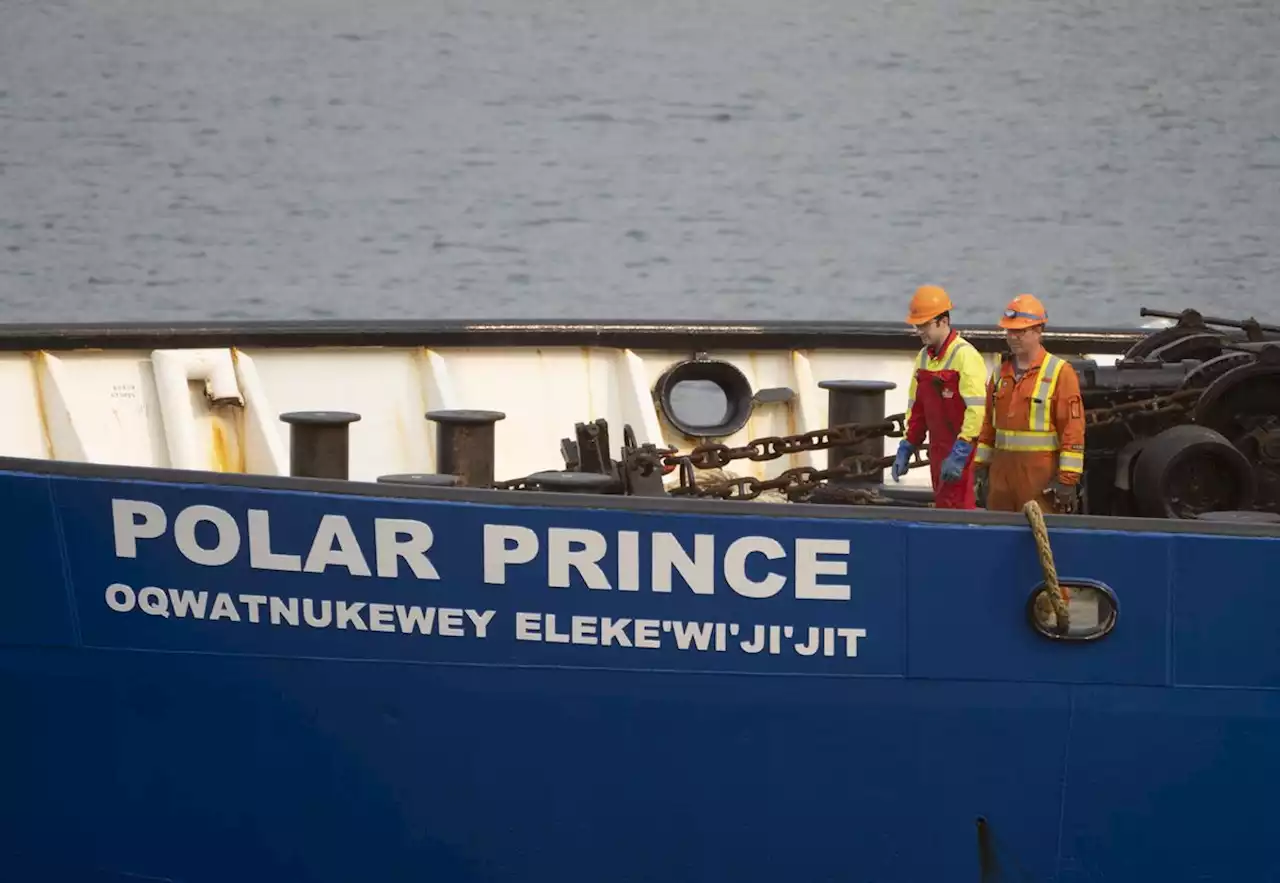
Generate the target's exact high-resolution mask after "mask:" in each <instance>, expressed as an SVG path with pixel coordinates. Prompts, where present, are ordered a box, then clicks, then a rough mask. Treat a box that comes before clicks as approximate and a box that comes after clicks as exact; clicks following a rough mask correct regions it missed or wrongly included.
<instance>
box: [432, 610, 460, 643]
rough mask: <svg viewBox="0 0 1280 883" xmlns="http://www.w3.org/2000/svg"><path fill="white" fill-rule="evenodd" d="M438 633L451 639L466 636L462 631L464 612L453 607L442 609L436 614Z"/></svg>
mask: <svg viewBox="0 0 1280 883" xmlns="http://www.w3.org/2000/svg"><path fill="white" fill-rule="evenodd" d="M436 633H437V634H441V635H448V636H449V637H451V638H461V637H462V636H464V635H465V634H466V632H464V631H463V630H462V611H461V610H457V609H455V608H452V607H441V608H440V609H439V611H438V612H437V613H436Z"/></svg>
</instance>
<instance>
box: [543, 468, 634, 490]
mask: <svg viewBox="0 0 1280 883" xmlns="http://www.w3.org/2000/svg"><path fill="white" fill-rule="evenodd" d="M525 480H526V481H528V482H530V483H533V484H536V485H537V486H538V487H537V489H538V490H542V491H550V492H552V493H559V494H607V493H610V492H611V491H613V490H614V489H615V488H617V487H618V480H617V479H616V478H614V477H613V476H612V475H606V474H605V473H603V472H575V471H573V470H569V469H566V470H564V471H563V472H562V471H559V470H556V469H550V470H548V471H546V472H535V473H533V474H532V475H529V476H526V477H525Z"/></svg>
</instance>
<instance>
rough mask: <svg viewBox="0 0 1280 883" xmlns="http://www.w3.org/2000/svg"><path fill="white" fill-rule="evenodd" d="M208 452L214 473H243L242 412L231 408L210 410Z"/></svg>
mask: <svg viewBox="0 0 1280 883" xmlns="http://www.w3.org/2000/svg"><path fill="white" fill-rule="evenodd" d="M209 418H210V419H209V428H210V451H211V454H212V461H213V462H212V466H213V470H214V471H215V472H235V473H240V474H243V473H244V472H245V451H244V443H243V440H244V411H243V410H242V409H240V408H236V407H233V406H228V407H218V408H211V409H210V412H209Z"/></svg>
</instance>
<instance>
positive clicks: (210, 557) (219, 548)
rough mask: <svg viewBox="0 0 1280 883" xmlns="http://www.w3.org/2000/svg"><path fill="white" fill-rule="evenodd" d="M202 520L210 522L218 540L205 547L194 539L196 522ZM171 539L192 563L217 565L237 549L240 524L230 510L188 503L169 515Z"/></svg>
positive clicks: (233, 555)
mask: <svg viewBox="0 0 1280 883" xmlns="http://www.w3.org/2000/svg"><path fill="white" fill-rule="evenodd" d="M202 521H207V522H209V523H210V524H212V525H213V527H214V529H215V531H216V533H217V536H218V541H217V543H216V544H215V545H214V547H213V548H212V549H206V548H205V547H204V546H202V545H200V541H199V540H197V539H196V525H197V524H199V523H200V522H202ZM173 541H174V542H175V543H177V544H178V551H179V552H181V553H182V554H183V555H184V556H185V557H186V559H187V560H188V561H190V562H191V563H192V564H203V565H204V566H206V567H221V566H222V565H224V564H227V563H228V562H230V561H231V560H232V559H233V558H235V557H236V555H237V554H238V553H239V551H240V528H239V527H237V526H236V520H235V519H234V518H232V517H231V513H230V512H227V511H225V510H223V509H219V508H218V507H217V506H188V507H187V508H185V509H183V510H182V511H181V512H179V513H178V517H177V518H175V519H173Z"/></svg>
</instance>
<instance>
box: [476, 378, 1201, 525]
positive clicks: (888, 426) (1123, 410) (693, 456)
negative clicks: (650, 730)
mask: <svg viewBox="0 0 1280 883" xmlns="http://www.w3.org/2000/svg"><path fill="white" fill-rule="evenodd" d="M1202 392H1203V390H1201V389H1187V390H1179V391H1178V392H1174V393H1171V394H1168V395H1164V396H1155V397H1153V398H1149V399H1141V400H1139V401H1134V402H1125V403H1124V404H1120V405H1116V406H1114V407H1111V408H1102V409H1097V410H1091V411H1086V412H1085V425H1086V426H1089V427H1097V426H1108V425H1111V424H1114V423H1123V422H1127V421H1129V420H1132V419H1135V418H1139V417H1152V416H1164V415H1171V414H1176V413H1179V412H1181V411H1185V410H1186V409H1187V408H1188V403H1190V402H1191V401H1192V400H1194V399H1196V398H1198V397H1199V396H1200V395H1201V393H1202ZM906 422H907V415H906V414H892V415H890V416H888V417H886V418H885V419H884V420H882V421H880V422H877V423H865V424H859V423H846V424H840V425H837V426H830V427H826V428H823V429H815V430H813V431H811V432H801V433H797V434H795V435H786V436H776V435H771V436H765V437H763V438H757V439H752V440H751V441H749V442H747V443H746V444H744V445H740V446H738V447H731V446H729V445H725V444H720V443H718V442H708V443H705V444H701V445H698V446H696V447H694V448H693V449H691V450H690V451H689V452H688V453H686V454H681V453H679V452H678V451H677V450H676V449H675V448H659V447H656V446H655V445H653V444H645V445H639V446H636V445H635V443H634V434H633V435H632V436H631V437H629V438H627V439H626V441H627V442H628V443H627V444H624V446H623V449H622V462H621V464H620V465H621V466H623V467H624V468H631V469H635V470H637V471H638V472H639V474H641V475H646V476H647V475H650V474H652V472H653V470H655V469H658V470H661V471H662V472H664V473H665V472H670V471H672V470H678V472H679V485H678V486H677V487H673V488H670V489H669V490H668V493H669V494H671V495H673V496H691V497H715V498H718V499H724V500H728V499H734V500H754V499H756V498H757V497H759V496H760V495H761V494H763V493H765V492H766V491H782V492H783V493H784V494H785V495H786V496H787V499H789V500H792V501H794V500H797V499H803V498H804V497H806V496H807V495H809V494H811V493H813V491H814V490H816V489H817V488H819V487H821V486H822V483H823V482H826V481H830V480H831V479H843V480H846V481H857V480H859V479H878V478H879V477H880V476H881V475H882V474H883V471H884V470H885V469H886V468H888V467H889V466H891V465H892V464H893V461H894V458H893V457H872V456H870V455H867V454H858V455H854V456H852V457H848V458H846V459H845V460H844V461H842V462H841V463H839V464H837V465H836V466H834V467H832V468H830V469H818V468H816V467H813V466H797V467H795V468H793V469H787V470H786V471H784V472H781V473H779V474H778V475H777V476H775V477H774V478H769V479H760V478H756V477H754V476H750V475H747V476H743V477H741V478H730V479H726V480H724V481H717V482H714V483H708V484H706V485H703V486H701V487H700V486H698V484H697V470H699V469H723V468H724V467H725V466H728V465H729V464H730V463H732V462H734V461H735V460H749V461H752V462H757V463H758V462H764V461H768V460H776V459H778V458H780V457H786V456H789V455H792V454H799V453H804V452H807V451H824V450H829V449H831V448H838V447H853V446H855V445H860V444H863V443H865V442H868V441H873V440H876V439H885V438H902V437H903V436H905V435H906ZM628 429H629V427H628ZM928 465H929V461H928V460H924V459H920V455H919V453H918V452H917V453H916V454H915V455H914V456H913V458H912V461H911V463H910V468H913V469H914V468H918V467H921V466H928ZM493 487H494V488H496V489H498V490H532V489H536V486H535V483H534V482H531V481H530V479H529V478H528V477H523V478H516V479H512V480H510V481H497V482H494V484H493ZM828 487H829V486H828ZM841 490H842V492H843V493H842V495H843V496H845V497H848V498H849V499H850V500H851V501H856V502H865V503H875V502H887V500H886V499H885V498H884V497H882V496H880V495H879V492H878V491H876V490H875V489H874V488H857V487H852V486H845V487H842V488H841Z"/></svg>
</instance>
